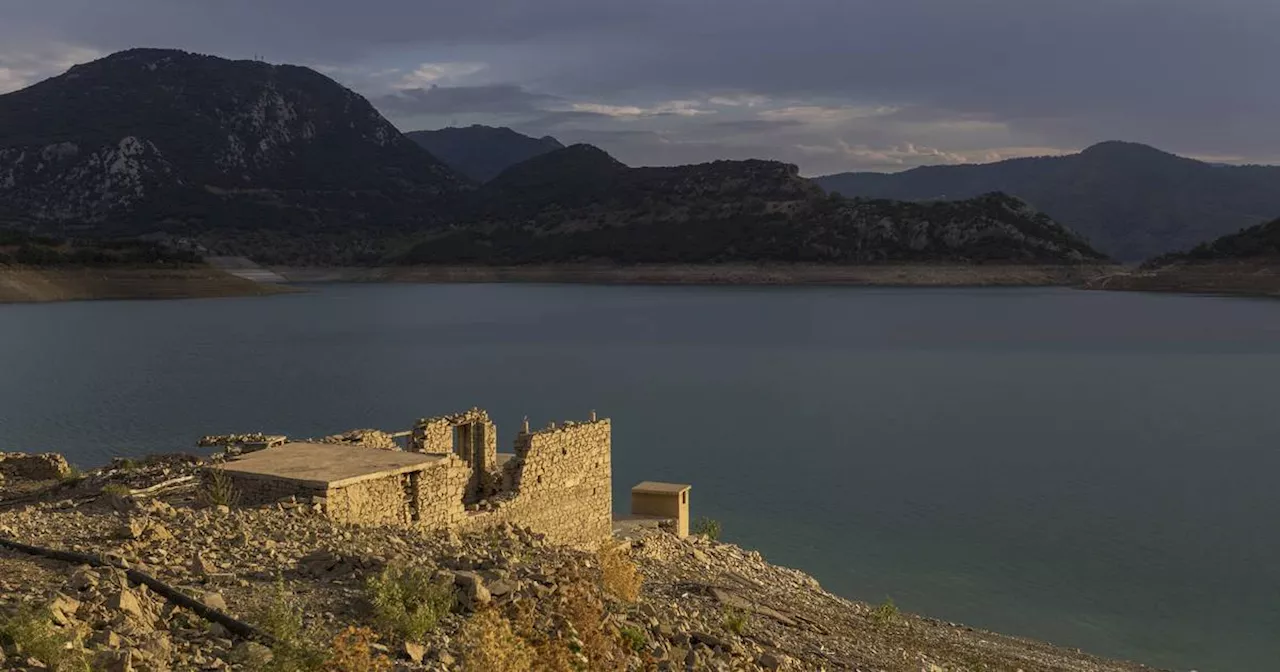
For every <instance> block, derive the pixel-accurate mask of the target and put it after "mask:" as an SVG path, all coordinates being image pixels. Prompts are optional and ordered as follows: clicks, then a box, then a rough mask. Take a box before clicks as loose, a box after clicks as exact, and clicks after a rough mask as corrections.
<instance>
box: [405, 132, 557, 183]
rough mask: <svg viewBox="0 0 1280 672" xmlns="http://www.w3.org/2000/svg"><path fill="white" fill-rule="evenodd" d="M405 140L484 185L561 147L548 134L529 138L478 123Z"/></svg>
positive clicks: (418, 134)
mask: <svg viewBox="0 0 1280 672" xmlns="http://www.w3.org/2000/svg"><path fill="white" fill-rule="evenodd" d="M405 137H407V138H409V139H410V140H412V141H414V142H416V143H418V144H419V145H421V146H422V148H423V149H425V150H427V151H428V152H431V155H432V156H434V157H436V158H438V159H440V160H441V161H443V162H444V163H445V164H446V165H448V166H449V167H450V168H452V169H454V170H455V171H457V172H458V174H460V175H465V176H467V177H469V178H471V179H472V180H474V181H476V182H488V181H489V180H492V179H493V178H495V177H497V176H498V174H499V173H501V172H502V171H504V170H506V169H507V168H510V167H511V166H514V165H516V164H517V163H521V162H523V161H528V160H529V159H532V158H533V157H535V156H539V155H542V154H546V153H547V152H554V151H555V150H557V149H562V148H563V147H564V145H562V144H560V141H559V140H556V139H555V138H553V137H551V136H549V135H548V136H543V137H541V138H531V137H529V136H527V135H523V134H520V133H517V132H515V131H513V130H511V129H509V128H505V127H497V128H495V127H493V126H481V125H479V124H473V125H471V126H467V127H462V128H454V127H450V128H441V129H439V130H435V131H410V132H408V133H405Z"/></svg>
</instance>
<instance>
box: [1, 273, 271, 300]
mask: <svg viewBox="0 0 1280 672" xmlns="http://www.w3.org/2000/svg"><path fill="white" fill-rule="evenodd" d="M291 291H296V290H294V289H292V288H289V287H286V286H281V285H275V284H268V283H259V282H254V281H252V280H246V279H244V278H239V277H236V276H234V275H231V274H229V273H226V272H224V271H221V270H218V269H215V268H212V267H206V266H195V267H186V268H147V267H128V268H116V267H113V268H35V267H19V266H0V303H42V302H49V301H84V300H109V299H194V298H210V297H223V296H265V295H270V294H279V293H283V292H291Z"/></svg>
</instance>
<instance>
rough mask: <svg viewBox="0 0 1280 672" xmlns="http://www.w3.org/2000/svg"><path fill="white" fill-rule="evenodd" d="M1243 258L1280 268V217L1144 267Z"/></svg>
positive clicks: (1165, 256) (1165, 257)
mask: <svg viewBox="0 0 1280 672" xmlns="http://www.w3.org/2000/svg"><path fill="white" fill-rule="evenodd" d="M1242 260H1270V262H1271V263H1273V264H1275V265H1276V266H1277V267H1280V219H1274V220H1272V221H1270V222H1267V223H1266V224H1259V225H1257V226H1251V227H1249V228H1247V229H1243V230H1241V231H1239V232H1236V233H1233V234H1230V235H1226V236H1222V237H1221V238H1217V239H1215V240H1211V241H1209V242H1206V243H1201V244H1200V245H1197V246H1195V247H1193V248H1191V249H1190V250H1187V251H1185V252H1173V253H1170V254H1166V255H1162V256H1160V257H1156V258H1155V259H1152V260H1151V261H1149V262H1147V263H1146V264H1144V266H1146V267H1149V268H1151V267H1159V266H1165V265H1168V264H1176V263H1197V262H1210V261H1242Z"/></svg>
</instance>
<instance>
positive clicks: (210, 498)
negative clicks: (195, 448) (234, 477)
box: [199, 469, 240, 506]
mask: <svg viewBox="0 0 1280 672" xmlns="http://www.w3.org/2000/svg"><path fill="white" fill-rule="evenodd" d="M199 497H200V501H202V502H204V503H205V504H207V505H209V506H233V505H235V504H236V502H239V501H240V491H239V490H237V489H236V487H235V484H233V483H232V482H231V477H230V476H228V475H227V474H226V473H225V472H223V471H222V470H221V469H209V470H208V471H207V472H206V473H205V477H204V480H203V481H202V482H201V485H200V493H199Z"/></svg>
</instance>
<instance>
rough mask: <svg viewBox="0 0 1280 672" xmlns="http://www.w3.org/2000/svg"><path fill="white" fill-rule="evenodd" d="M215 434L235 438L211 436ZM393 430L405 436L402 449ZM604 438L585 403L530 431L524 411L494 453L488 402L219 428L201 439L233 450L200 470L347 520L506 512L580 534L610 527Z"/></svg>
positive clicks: (460, 519)
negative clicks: (247, 430) (334, 431)
mask: <svg viewBox="0 0 1280 672" xmlns="http://www.w3.org/2000/svg"><path fill="white" fill-rule="evenodd" d="M227 438H233V439H238V441H228V442H227V443H218V441H219V440H223V439H227ZM397 438H404V439H405V440H406V441H405V444H406V445H405V447H404V448H403V449H400V447H399V445H398V444H396V443H395V440H396V439H397ZM244 439H247V440H244ZM611 440H612V439H611V425H610V422H609V420H608V419H599V418H596V417H595V413H592V414H591V416H590V418H589V419H588V420H586V421H584V422H564V423H562V424H560V425H556V424H554V423H553V424H551V425H549V426H547V427H546V428H543V429H540V430H536V431H531V430H530V429H529V426H528V422H527V421H526V422H525V424H524V426H523V427H522V428H521V430H520V431H519V432H518V433H517V434H516V436H515V439H514V442H513V444H514V445H513V448H512V452H510V453H500V452H498V449H497V446H498V432H497V428H496V427H495V425H494V423H493V422H492V420H491V419H490V418H489V414H488V413H486V412H485V411H483V410H480V409H476V408H473V409H471V410H469V411H466V412H463V413H457V414H453V415H445V416H438V417H432V418H424V419H421V420H418V421H417V422H416V423H414V425H413V427H412V429H410V430H409V431H407V432H400V433H397V434H389V433H386V432H379V431H377V430H353V431H352V432H348V433H346V434H340V435H334V436H331V437H326V438H325V439H321V440H316V441H289V440H288V439H286V438H285V437H279V436H275V435H262V434H257V435H224V436H222V437H206V438H205V439H202V440H201V445H228V446H234V447H236V448H237V450H235V451H232V454H235V455H238V457H234V458H233V459H230V460H229V461H227V462H224V463H221V464H218V465H214V466H212V467H211V468H210V471H209V472H208V474H207V475H206V478H212V477H213V476H214V474H220V475H221V476H224V477H225V479H226V480H227V481H229V483H230V485H231V486H232V487H233V488H234V489H235V490H236V491H237V493H238V495H239V502H240V503H241V504H245V505H264V504H273V503H276V502H278V501H280V500H282V499H286V500H293V501H303V502H306V503H308V504H311V505H314V506H316V508H318V509H320V510H322V511H324V512H325V514H326V515H327V516H329V517H330V518H331V519H333V520H334V521H337V522H342V523H351V524H373V525H406V526H415V527H421V528H426V529H455V530H459V531H467V530H479V529H486V528H489V527H493V526H497V525H499V524H501V523H511V524H513V525H519V526H522V527H528V528H531V529H532V530H534V531H535V532H540V533H542V534H545V535H546V536H547V537H548V538H549V539H551V540H552V541H555V542H557V543H563V544H570V545H578V546H590V545H594V544H596V543H599V541H600V540H602V539H605V538H607V537H609V536H610V534H611V532H612V520H613V511H612V506H613V504H612V502H613V492H612V483H611V479H612V466H611V462H610V459H611V448H612V446H611ZM264 444H269V445H264ZM393 446H394V447H393ZM249 447H252V450H246V448H249Z"/></svg>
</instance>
